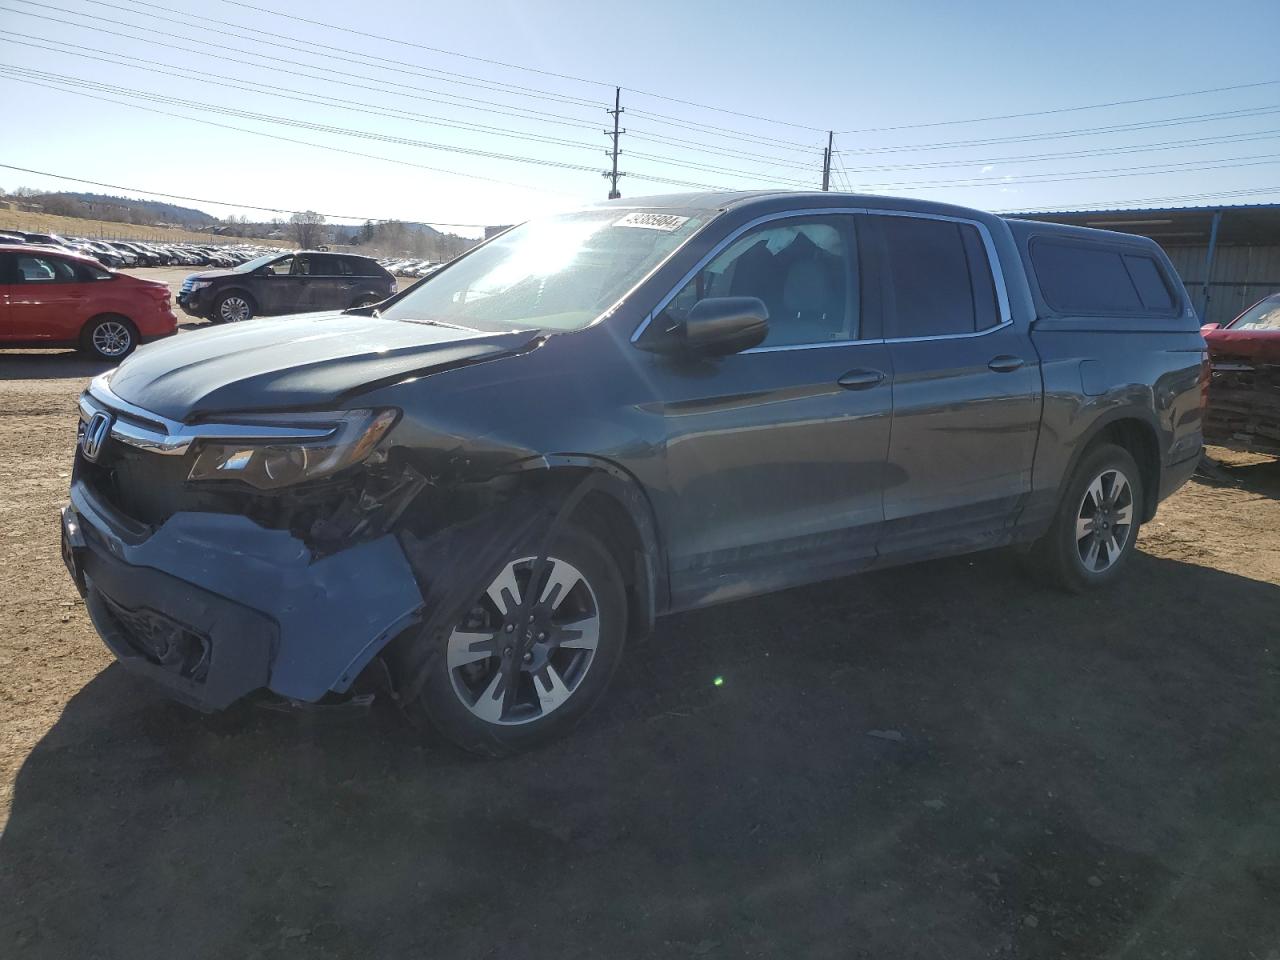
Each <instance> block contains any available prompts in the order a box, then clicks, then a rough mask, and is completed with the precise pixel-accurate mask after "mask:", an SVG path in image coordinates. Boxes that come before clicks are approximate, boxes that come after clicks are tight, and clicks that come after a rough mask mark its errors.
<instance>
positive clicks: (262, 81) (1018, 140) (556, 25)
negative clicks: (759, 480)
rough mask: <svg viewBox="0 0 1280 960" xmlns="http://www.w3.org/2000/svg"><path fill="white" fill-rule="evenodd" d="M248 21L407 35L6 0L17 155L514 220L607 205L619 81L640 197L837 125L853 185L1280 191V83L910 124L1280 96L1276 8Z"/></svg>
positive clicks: (403, 7) (236, 8) (359, 11)
mask: <svg viewBox="0 0 1280 960" xmlns="http://www.w3.org/2000/svg"><path fill="white" fill-rule="evenodd" d="M246 2H251V0H246ZM252 2H253V3H254V4H256V5H257V6H260V7H262V8H264V11H276V12H279V13H289V14H294V15H296V16H302V17H307V18H309V19H313V20H317V21H323V22H326V23H331V24H337V25H342V26H345V27H349V28H352V29H354V30H359V31H364V32H365V33H369V34H377V35H382V36H384V37H392V38H395V39H397V40H399V41H402V42H401V43H394V42H390V41H388V40H385V39H378V38H376V37H369V36H361V35H358V34H352V33H349V32H342V31H339V30H333V29H329V28H327V27H324V26H318V25H311V24H306V23H301V22H297V21H294V20H289V19H285V18H282V17H280V16H276V15H273V14H272V13H270V12H264V11H260V10H257V9H253V8H252V6H245V5H243V4H240V3H232V2H229V0H205V2H201V3H193V2H190V0H172V2H167V3H162V4H161V3H155V2H154V0H151V2H150V3H142V2H141V0H39V5H37V4H36V3H34V2H30V0H0V40H3V41H4V42H0V64H3V65H4V67H5V68H18V69H19V70H20V71H37V72H35V73H30V72H23V73H20V74H15V73H13V72H12V71H11V70H6V71H4V72H0V102H3V103H5V128H6V133H7V135H6V137H5V138H4V140H3V143H2V144H0V163H6V164H11V165H15V166H21V167H27V168H31V169H35V170H44V171H52V172H55V173H60V174H65V175H68V176H74V177H81V178H85V179H89V180H98V181H103V182H106V183H112V184H120V185H124V186H129V187H136V188H140V189H146V190H151V191H159V192H165V193H172V194H181V195H188V196H193V197H200V198H209V199H213V200H226V201H229V202H230V203H231V205H229V206H224V205H213V204H209V203H199V204H192V205H193V206H200V207H202V208H204V209H208V210H210V211H211V212H213V213H215V214H218V215H225V214H229V213H245V214H248V215H250V216H254V217H258V216H269V214H263V213H260V212H255V211H253V210H251V209H247V208H246V207H244V206H238V205H258V206H264V207H279V208H282V209H285V210H293V209H302V208H312V209H317V210H320V211H322V212H326V213H330V214H342V215H348V216H352V217H359V218H364V217H370V218H375V219H383V218H400V219H413V220H427V221H435V222H444V223H467V224H472V223H505V222H511V221H513V220H518V219H522V218H524V217H527V216H531V215H536V214H538V213H542V212H546V211H549V210H553V209H556V208H559V207H565V206H572V205H574V204H577V203H580V202H583V201H588V200H594V199H602V198H603V197H604V196H605V193H606V190H607V184H606V182H605V180H604V179H603V178H602V177H601V176H600V175H599V173H598V172H596V170H597V169H598V170H603V169H604V168H605V166H606V164H607V159H606V157H605V155H604V151H605V149H606V147H607V140H606V138H605V137H604V135H603V133H602V131H603V129H604V128H605V126H606V125H607V124H608V123H609V117H608V115H607V114H606V113H605V109H606V107H607V106H609V105H610V103H611V100H612V89H611V86H612V85H613V84H620V85H621V86H622V87H623V106H624V107H625V108H626V110H627V113H626V114H625V115H624V118H623V125H624V127H625V128H626V129H627V130H628V133H627V134H626V135H625V136H624V137H623V141H622V142H623V151H624V154H623V160H622V164H621V168H622V169H623V170H624V171H625V172H627V173H628V174H629V176H627V177H625V178H624V179H623V180H622V183H621V188H622V191H623V195H624V196H639V195H643V194H647V193H660V192H671V191H673V190H684V189H689V188H688V187H687V186H683V185H681V184H680V183H677V182H661V181H664V180H670V181H685V182H686V183H699V184H707V185H712V186H727V187H759V186H782V187H798V186H813V187H816V186H818V184H819V175H820V166H821V154H822V147H823V145H824V144H825V140H826V134H825V131H826V130H828V129H834V130H836V131H837V136H836V139H835V142H836V148H837V150H838V152H839V153H838V163H837V166H836V169H837V173H836V178H835V181H834V185H835V187H837V188H840V189H844V188H846V187H852V188H853V189H856V190H859V191H863V192H873V193H886V194H899V195H904V196H919V197H925V198H929V199H940V200H947V201H951V202H958V203H963V204H968V205H972V206H976V207H981V208H985V209H991V210H1006V209H1043V208H1049V207H1054V208H1056V207H1070V206H1093V205H1095V204H1101V205H1106V206H1116V205H1125V204H1128V203H1132V202H1135V201H1145V200H1148V199H1153V200H1154V199H1156V198H1182V197H1186V198H1192V197H1196V198H1199V197H1204V199H1203V200H1202V199H1186V200H1175V201H1173V202H1175V203H1180V204H1197V203H1202V202H1210V201H1211V200H1213V199H1218V198H1221V199H1223V200H1224V201H1225V202H1232V203H1241V202H1263V201H1277V200H1280V189H1271V188H1272V187H1275V186H1277V185H1280V162H1277V161H1280V84H1277V83H1271V84H1267V85H1258V86H1253V87H1250V88H1246V89H1236V90H1224V91H1220V92H1216V93H1206V94H1200V95H1196V96H1187V97H1176V98H1171V99H1163V100H1155V101H1152V102H1146V103H1138V104H1129V105H1124V106H1115V107H1108V108H1104V109H1090V110H1080V111H1069V112H1061V113H1053V114H1048V115H1040V116H1031V117H1023V118H1016V119H1003V120H990V121H985V122H974V123H967V122H966V123H950V124H945V125H936V126H916V125H919V124H931V123H937V122H939V121H954V120H969V119H972V118H979V117H990V116H995V115H1007V114H1017V113H1028V112H1037V111H1047V110H1057V109H1060V108H1068V107H1074V106H1079V105H1085V104H1095V103H1101V102H1107V101H1116V100H1127V99H1137V98H1147V97H1158V96H1162V95H1165V94H1177V93H1183V92H1187V91H1195V90H1203V89H1206V88H1213V87H1226V86H1234V85H1240V84H1261V83H1263V82H1264V81H1276V80H1280V60H1278V59H1277V57H1276V49H1277V44H1276V37H1277V35H1280V4H1277V3H1275V2H1274V0H1270V2H1264V0H1258V2H1235V3H1233V2H1219V3H1217V4H1213V5H1210V4H1205V3H1197V4H1192V3H1176V2H1165V3H1141V2H1134V3H1116V2H1108V3H1094V2H1083V3H1081V2H1077V3H1074V4H1057V5H1049V4H1036V3H1027V2H1022V3H1004V2H990V3H984V4H974V3H968V4H964V3H941V2H936V3H925V2H892V3H874V4H873V3H862V2H803V0H796V2H790V3H785V4H782V3H766V2H760V0H739V2H734V3H727V2H726V3H689V2H684V3H681V2H668V0H648V2H645V3H637V4H615V5H606V4H601V3H599V2H591V3H588V2H579V0H572V2H570V0H554V2H538V3H529V2H523V3H520V2H513V0H501V2H483V0H477V2H472V3H457V2H451V3H447V4H442V3H431V4H423V3H410V2H407V0H367V2H364V3H360V4H351V3H349V2H339V0H312V2H308V3H306V4H300V3H296V2H291V0H277V2H276V3H274V4H269V3H266V2H265V0H252ZM94 18H98V19H94ZM166 18H167V19H166ZM58 21H66V22H58ZM212 21H224V22H223V23H215V22H212ZM148 31H152V32H148ZM216 31H225V32H223V33H218V32H216ZM228 34H242V35H243V36H232V35H228ZM71 44H74V45H77V46H76V47H71V46H68V45H71ZM413 44H417V45H418V46H413ZM317 45H327V46H325V47H321V46H317ZM427 47H434V48H440V49H442V50H447V51H453V52H456V53H462V54H467V55H469V56H470V57H472V58H483V60H479V59H467V58H464V57H458V56H451V55H448V54H445V53H439V52H434V51H432V50H429V49H426V48H427ZM49 48H54V49H49ZM182 48H186V49H182ZM484 61H504V62H507V63H511V64H519V65H521V66H525V67H530V68H535V69H536V70H540V71H545V72H543V73H537V72H531V71H529V70H519V69H512V68H510V67H505V66H501V65H498V64H497V63H491V62H484ZM144 67H145V68H149V69H142V68H144ZM191 71H202V72H203V75H196V74H194V73H192V72H191ZM549 74H564V75H568V76H572V77H575V78H580V79H573V80H571V79H565V78H564V77H561V76H554V75H549ZM19 77H21V78H23V79H19ZM31 81H35V83H32V82H31ZM86 83H87V84H91V85H97V86H84V84H86ZM37 84H43V86H42V85H37ZM68 87H70V88H71V89H72V90H78V91H79V93H73V92H69V91H68V89H67V88H68ZM55 88H56V89H55ZM121 88H125V89H124V90H121ZM245 88H248V89H245ZM126 91H127V92H126ZM86 93H88V94H92V96H93V97H99V98H101V97H108V98H111V99H113V100H119V101H123V102H121V103H111V102H102V101H101V100H100V99H90V98H88V97H86V96H84V94H86ZM139 95H141V96H142V97H146V98H151V99H139ZM156 97H167V98H171V99H170V100H169V101H167V102H162V101H157V100H156V99H155V98H156ZM173 100H179V101H186V102H184V103H174V102H172V101H173ZM681 101H689V102H681ZM693 103H696V104H700V105H705V106H694V105H692V104H693ZM126 104H133V106H129V105H126ZM139 105H140V106H145V107H147V108H149V110H151V111H153V112H147V111H144V110H140V109H137V107H138V106H139ZM708 107H716V108H719V109H717V110H713V109H708ZM154 111H160V112H154ZM535 111H536V113H535ZM1224 113H1234V114H1235V115H1231V116H1225V117H1224V116H1219V115H1221V114H1224ZM172 114H177V115H181V118H180V117H179V116H173V115H172ZM246 114H249V116H246ZM191 118H196V119H191ZM273 118H274V119H273ZM197 120H198V121H203V122H197ZM281 120H284V121H288V122H287V123H281V122H280V121H281ZM779 121H785V122H779ZM1173 121H1176V122H1173ZM213 124H221V126H216V125H213ZM299 124H306V125H312V126H309V127H300V126H298V125H299ZM1139 124H1147V126H1146V128H1145V129H1143V128H1138V129H1135V128H1134V126H1133V125H1139ZM315 125H319V126H321V127H323V129H316V127H315ZM1117 126H1119V127H1122V128H1123V129H1119V130H1112V131H1109V132H1102V131H1098V132H1093V133H1083V134H1082V133H1078V131H1080V130H1083V129H1095V130H1096V128H1100V127H1117ZM228 127H235V128H239V129H228ZM887 127H899V128H904V129H896V130H887V129H882V128H887ZM481 128H484V129H481ZM351 130H355V131H359V132H360V133H361V134H363V135H362V136H358V137H357V136H351V135H350V134H349V133H344V132H343V131H351ZM1066 133H1071V135H1070V136H1064V135H1062V134H1066ZM263 134H269V135H270V136H271V137H275V138H280V137H283V138H288V139H291V140H294V141H305V143H296V142H284V141H282V140H280V139H271V138H269V137H266V136H263ZM1050 135H1052V136H1050ZM529 138H532V139H529ZM1192 140H1194V141H1198V142H1196V143H1188V142H1187V141H1192ZM973 141H996V142H986V143H973ZM1000 141H1004V142H1000ZM960 142H965V143H966V144H968V145H960ZM1157 144H1174V145H1172V146H1164V147H1161V148H1159V149H1148V148H1151V147H1152V146H1153V145H1157ZM344 151H345V152H344ZM460 151H461V152H460ZM468 151H469V152H468ZM476 152H479V153H488V154H502V155H507V156H512V157H516V158H519V159H521V160H530V159H532V160H540V161H544V162H545V163H543V164H533V163H526V162H518V161H517V160H512V159H504V158H501V157H497V156H480V155H475V153H476ZM1061 154H1073V155H1071V156H1060V155H1061ZM1032 158H1043V159H1032ZM549 164H566V165H568V166H569V167H587V168H590V169H587V170H579V169H564V168H561V167H557V166H551V165H549ZM925 165H929V166H925ZM1179 165H1180V166H1179ZM1207 165H1213V169H1201V168H1203V167H1205V166H1207ZM427 168H430V169H427ZM1134 168H1146V169H1134ZM1098 171H1112V172H1110V173H1098ZM464 174H465V175H466V176H464ZM1063 178H1071V179H1063ZM975 181H977V182H975ZM0 185H3V186H5V187H7V188H13V187H15V186H18V185H30V186H37V187H58V186H64V187H75V186H76V185H75V184H71V183H68V182H66V181H59V180H55V179H53V178H50V177H47V176H37V175H34V174H29V173H19V172H16V171H12V170H5V169H0ZM82 188H83V189H94V188H90V187H82ZM1262 188H1267V189H1266V190H1263V189H1262ZM103 192H113V191H103Z"/></svg>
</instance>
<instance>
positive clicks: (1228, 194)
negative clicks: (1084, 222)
mask: <svg viewBox="0 0 1280 960" xmlns="http://www.w3.org/2000/svg"><path fill="white" fill-rule="evenodd" d="M1264 193H1277V194H1280V185H1277V186H1271V187H1248V188H1244V189H1241V190H1225V191H1215V192H1212V193H1190V194H1182V195H1181V196H1173V197H1144V198H1142V199H1141V200H1097V201H1094V202H1093V203H1072V204H1049V205H1048V206H1046V207H1042V208H1041V209H1039V210H1026V209H1025V208H1023V209H1008V210H996V211H994V212H995V213H997V214H998V215H1000V216H1013V217H1016V216H1030V215H1034V214H1037V213H1072V212H1077V211H1085V212H1089V213H1093V212H1097V213H1110V212H1113V211H1116V210H1121V209H1128V210H1129V211H1130V212H1138V211H1140V210H1142V209H1143V208H1142V207H1127V208H1126V207H1124V206H1123V205H1124V204H1129V203H1179V202H1182V201H1184V200H1208V201H1213V200H1218V199H1222V198H1236V197H1246V196H1258V195H1259V194H1264ZM1209 205H1210V206H1214V205H1215V204H1212V203H1210V204H1209ZM1055 208H1056V209H1055Z"/></svg>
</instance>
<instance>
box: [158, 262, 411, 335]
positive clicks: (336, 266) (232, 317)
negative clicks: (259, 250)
mask: <svg viewBox="0 0 1280 960" xmlns="http://www.w3.org/2000/svg"><path fill="white" fill-rule="evenodd" d="M395 292H396V281H395V277H393V276H391V274H389V273H387V271H386V270H384V269H382V267H380V266H379V265H378V262H377V261H376V260H373V259H371V258H369V257H357V256H354V255H352V254H347V253H322V252H317V251H312V250H299V251H297V252H295V253H272V254H268V255H267V256H265V257H258V259H256V260H250V261H248V262H247V263H242V264H240V266H238V267H232V268H231V269H229V270H207V271H205V272H204V273H193V274H192V275H191V276H189V277H187V279H186V280H184V281H182V289H181V290H180V291H179V292H178V306H180V307H181V308H182V309H183V311H184V312H186V313H187V314H189V315H190V316H193V317H201V318H203V319H208V320H212V321H213V322H214V323H234V322H237V321H240V320H249V319H251V318H253V317H256V316H265V315H269V314H281V313H312V312H315V311H319V310H346V309H347V308H348V307H363V306H366V305H368V304H373V303H379V302H380V301H382V300H385V299H387V297H389V296H391V295H392V294H393V293H395Z"/></svg>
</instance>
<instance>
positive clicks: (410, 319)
mask: <svg viewBox="0 0 1280 960" xmlns="http://www.w3.org/2000/svg"><path fill="white" fill-rule="evenodd" d="M395 319H397V320H402V321H404V322H405V323H425V324H429V325H430V326H433V327H448V328H449V329H450V330H466V331H468V332H470V333H479V332H480V331H478V330H477V329H476V328H475V327H462V326H459V325H458V324H456V323H445V322H444V321H443V320H431V319H428V318H427V317H396V318H395Z"/></svg>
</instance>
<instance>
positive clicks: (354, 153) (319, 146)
mask: <svg viewBox="0 0 1280 960" xmlns="http://www.w3.org/2000/svg"><path fill="white" fill-rule="evenodd" d="M9 70H10V68H0V71H3V72H8V71H9ZM10 76H11V78H12V79H14V80H17V81H18V82H19V83H26V84H30V85H32V86H36V87H44V88H45V89H48V90H56V91H58V92H60V93H69V94H71V95H72V96H78V97H84V98H86V99H89V100H97V101H99V102H101V103H113V104H116V105H118V106H122V107H129V108H130V109H133V110H142V111H144V112H146V113H154V114H157V115H159V116H164V117H173V118H175V119H178V120H186V121H188V122H190V123H199V124H203V125H204V126H208V127H216V128H218V129H221V130H232V131H235V132H236V133H247V134H249V135H250V136H255V137H264V138H266V139H268V140H277V141H279V142H281V143H291V144H296V145H297V146H302V147H310V148H313V149H316V150H327V151H330V152H332V153H341V154H344V155H346V156H351V157H362V158H364V159H366V160H379V161H382V162H385V163H394V164H397V165H399V166H404V167H413V168H414V169H417V170H427V171H430V172H431V173H441V174H445V175H448V176H455V177H465V178H466V179H468V180H480V181H483V182H485V183H496V184H499V185H500V186H504V187H518V188H520V189H522V190H531V191H533V192H535V193H553V194H558V195H561V196H567V197H574V198H575V199H576V197H577V194H570V193H566V192H564V191H562V190H553V189H549V188H546V187H535V186H533V185H531V184H525V183H518V182H514V181H511V180H499V179H497V178H496V177H486V176H482V175H480V174H475V173H464V172H462V171H460V170H449V169H447V168H443V167H435V166H429V165H427V164H423V163H415V162H414V161H412V160H401V159H398V158H395V157H386V156H383V155H381V154H376V153H365V152H363V151H360V150H348V149H346V148H344V147H336V146H333V145H332V144H327V143H315V142H313V141H310V140H299V139H297V138H295V137H286V136H282V135H280V134H275V133H267V132H266V131H264V130H251V129H249V128H247V127H237V126H234V125H232V124H226V123H218V122H217V121H214V120H206V119H203V118H200V117H191V116H187V115H186V114H182V113H174V112H172V111H169V110H159V109H157V108H155V107H146V106H143V105H142V104H139V103H130V102H128V101H126V100H116V99H113V98H111V97H104V96H101V95H97V94H92V93H87V92H85V91H84V90H74V89H68V88H66V87H62V86H55V85H53V84H51V83H45V82H42V81H39V80H32V79H30V78H28V77H19V76H14V75H13V74H12V73H11V72H10ZM517 159H523V158H517ZM581 169H583V170H586V171H588V172H594V171H595V168H594V167H583V168H581ZM630 176H631V177H632V179H635V180H644V181H647V182H649V183H665V184H672V185H675V186H682V187H692V188H694V189H699V190H729V189H732V188H731V187H727V186H725V185H723V184H708V183H699V182H695V181H689V180H678V179H673V178H671V177H658V176H652V175H648V174H643V173H631V174H630Z"/></svg>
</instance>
